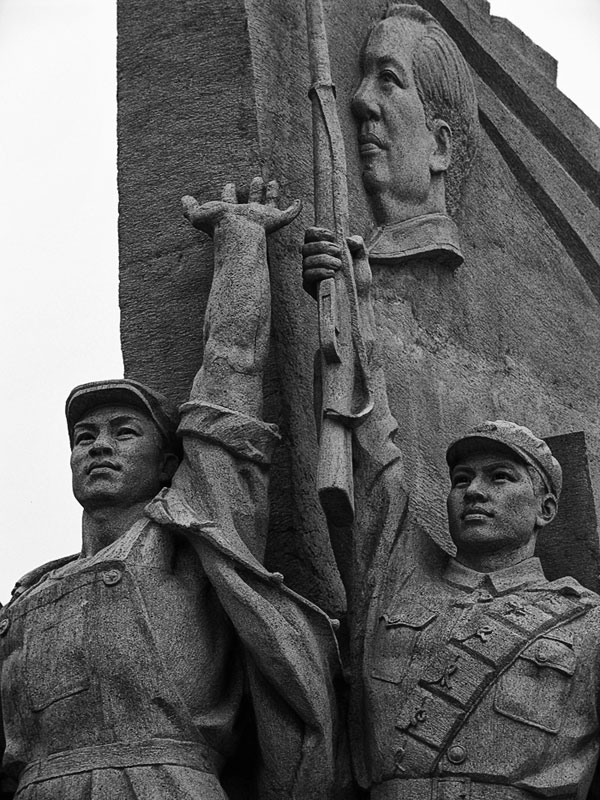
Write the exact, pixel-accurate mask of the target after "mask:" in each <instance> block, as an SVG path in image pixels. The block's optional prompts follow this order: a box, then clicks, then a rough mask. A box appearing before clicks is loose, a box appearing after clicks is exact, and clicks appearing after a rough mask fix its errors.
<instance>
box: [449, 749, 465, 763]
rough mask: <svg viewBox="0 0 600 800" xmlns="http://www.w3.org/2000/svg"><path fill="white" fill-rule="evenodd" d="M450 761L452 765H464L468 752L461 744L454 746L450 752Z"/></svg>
mask: <svg viewBox="0 0 600 800" xmlns="http://www.w3.org/2000/svg"><path fill="white" fill-rule="evenodd" d="M447 755H448V761H450V762H452V764H462V763H463V761H466V760H467V751H466V750H465V748H464V747H462V746H461V745H460V744H453V745H452V747H451V748H450V749H449V750H448V754H447Z"/></svg>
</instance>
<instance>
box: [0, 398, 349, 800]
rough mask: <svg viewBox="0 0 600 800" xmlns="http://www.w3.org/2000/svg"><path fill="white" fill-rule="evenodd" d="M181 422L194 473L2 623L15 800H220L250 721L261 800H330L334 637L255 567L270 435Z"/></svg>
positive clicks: (189, 414)
mask: <svg viewBox="0 0 600 800" xmlns="http://www.w3.org/2000/svg"><path fill="white" fill-rule="evenodd" d="M182 412H183V414H182V423H181V426H180V431H181V433H182V435H183V438H184V447H185V459H184V461H183V463H182V465H181V466H180V468H179V470H178V473H177V475H176V476H175V479H174V481H173V485H172V487H171V488H170V489H166V490H164V491H163V492H161V494H160V495H159V496H158V497H157V498H156V499H155V500H154V501H153V502H152V503H150V505H149V506H148V508H147V511H146V513H147V518H146V519H144V520H141V521H140V522H139V523H137V524H136V525H134V526H133V528H132V529H131V530H130V531H129V532H128V533H127V534H125V535H124V536H123V537H121V538H120V539H119V540H117V541H116V542H115V543H113V544H112V545H110V546H109V547H107V548H105V549H104V550H102V551H100V552H99V553H97V554H96V555H95V556H94V557H92V558H89V559H77V558H74V559H66V560H64V561H63V563H58V564H56V563H55V564H53V565H50V569H49V570H48V569H42V570H38V571H36V573H34V574H33V575H32V576H30V577H29V578H26V579H25V580H24V581H23V582H22V584H21V586H18V587H17V590H16V592H15V596H14V598H13V600H12V601H11V603H9V605H8V606H6V607H4V608H3V609H2V610H1V611H0V634H1V635H0V654H1V655H2V681H1V689H2V708H3V717H4V730H5V735H6V750H5V755H4V762H3V770H4V772H5V774H6V775H8V776H9V777H11V778H13V779H14V780H15V781H16V782H17V783H18V789H17V790H16V797H17V798H18V800H45V799H46V798H48V800H50V798H57V797H65V798H69V800H84V798H85V799H86V800H87V799H88V798H92V800H94V799H95V798H105V797H118V798H119V800H121V798H123V800H126V799H127V798H144V800H153V799H154V798H156V799H157V800H158V799H159V798H160V800H169V799H170V798H173V800H185V798H189V800H192V798H194V800H197V798H198V797H202V798H203V800H204V799H205V800H209V799H210V800H213V798H214V800H217V799H219V800H222V798H225V794H224V792H223V789H222V788H221V783H220V777H219V776H220V774H221V771H222V768H223V765H224V763H225V762H226V761H227V759H228V758H229V757H230V756H231V754H232V752H233V751H234V750H235V749H236V746H237V745H238V743H239V741H240V736H241V733H242V727H243V724H244V720H246V721H247V719H248V718H252V719H253V725H254V726H255V730H254V733H253V735H252V736H251V740H252V741H253V742H254V746H255V747H256V748H257V750H256V753H255V760H256V762H257V763H258V764H260V765H261V769H260V777H259V794H258V796H259V797H261V798H263V797H264V798H269V800H270V799H271V798H273V799H274V798H287V797H289V798H315V799H316V798H326V797H327V796H328V793H329V789H330V786H331V782H332V779H333V727H334V725H335V710H334V709H335V703H334V693H333V685H332V680H333V679H332V676H333V674H334V673H335V671H336V668H337V651H336V646H335V640H334V637H333V634H332V630H331V625H330V622H329V620H328V618H327V617H326V616H325V615H324V614H323V613H322V612H320V611H319V610H318V609H317V608H316V607H314V606H312V605H311V604H310V603H307V602H306V601H304V600H303V599H302V598H300V597H298V596H297V595H295V594H294V593H293V592H291V591H290V590H288V589H287V588H286V587H285V586H284V585H283V583H282V576H281V575H278V574H275V575H274V574H271V573H270V572H268V571H267V570H265V569H264V567H263V566H262V565H261V563H260V560H259V557H260V555H261V551H262V548H263V546H264V536H265V533H266V520H267V516H266V487H267V474H266V467H267V464H268V461H269V451H270V448H271V447H272V445H273V442H274V440H275V438H276V437H275V434H274V431H273V430H272V428H271V426H268V425H264V424H262V423H260V422H259V421H257V420H254V419H251V418H248V417H244V416H243V415H240V414H234V413H233V412H229V411H228V410H227V409H223V408H219V407H216V406H209V405H206V404H194V403H188V404H186V405H185V406H184V407H183V409H182ZM65 562H66V563H65ZM249 704H251V706H252V713H251V714H249V713H248V710H247V708H246V713H245V714H244V713H243V709H244V706H248V705H249ZM243 796H244V797H245V796H246V795H243Z"/></svg>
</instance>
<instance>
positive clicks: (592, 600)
mask: <svg viewBox="0 0 600 800" xmlns="http://www.w3.org/2000/svg"><path fill="white" fill-rule="evenodd" d="M547 588H548V589H549V590H550V591H552V592H556V593H557V594H559V595H562V596H563V597H570V598H571V599H573V600H580V601H581V602H583V603H584V604H585V605H587V606H589V607H590V608H594V607H596V606H600V596H599V595H598V594H596V592H593V591H592V590H591V589H587V588H586V587H585V586H582V584H581V583H579V581H578V580H576V579H575V578H572V577H571V576H566V577H564V578H558V579H557V580H555V581H550V582H549V583H548V585H547Z"/></svg>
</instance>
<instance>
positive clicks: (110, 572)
mask: <svg viewBox="0 0 600 800" xmlns="http://www.w3.org/2000/svg"><path fill="white" fill-rule="evenodd" d="M121 578H122V573H121V570H118V569H107V570H106V571H105V572H103V573H102V580H103V581H104V583H105V584H106V585H107V586H115V585H116V584H117V583H118V582H119V581H120V580H121Z"/></svg>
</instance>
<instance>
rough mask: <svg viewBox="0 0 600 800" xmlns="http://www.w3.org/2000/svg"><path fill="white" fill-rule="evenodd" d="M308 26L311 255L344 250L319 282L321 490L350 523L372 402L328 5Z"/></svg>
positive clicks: (310, 4)
mask: <svg viewBox="0 0 600 800" xmlns="http://www.w3.org/2000/svg"><path fill="white" fill-rule="evenodd" d="M306 21H307V36H308V47H309V56H310V69H311V81H312V84H311V88H310V92H309V95H310V97H311V100H312V108H313V159H314V187H315V188H314V194H315V228H313V229H311V230H309V231H308V232H307V236H306V243H305V246H304V254H305V256H308V258H309V259H310V253H311V244H312V243H315V244H316V243H317V242H322V241H323V240H325V241H332V251H335V252H336V253H337V252H338V249H337V246H336V244H335V242H337V244H338V245H339V247H340V249H341V263H342V267H341V270H339V272H336V274H335V276H334V277H330V278H326V279H325V280H322V281H321V282H320V283H319V287H318V296H317V300H318V308H319V340H320V352H321V371H322V419H321V428H320V440H319V459H318V467H317V490H318V493H319V499H320V501H321V505H322V506H323V510H324V512H325V515H326V517H327V520H328V522H329V523H331V524H333V525H336V526H345V525H349V524H350V523H351V522H352V520H353V518H354V486H353V477H352V427H354V426H356V425H358V424H360V423H361V422H362V421H364V419H366V417H367V416H368V415H369V413H370V411H371V409H372V406H373V401H372V396H371V390H370V387H369V379H368V372H367V353H366V347H365V343H364V340H363V336H362V334H361V328H360V325H359V310H358V298H357V290H356V283H355V279H354V268H353V260H352V254H351V252H350V249H349V246H348V242H347V238H348V235H349V218H348V187H347V182H346V154H345V150H344V141H343V138H342V132H341V127H340V122H339V118H338V113H337V106H336V98H335V87H334V85H333V82H332V79H331V70H330V63H329V49H328V45H327V32H326V29H325V20H324V13H323V5H322V2H321V0H306ZM331 231H333V232H334V237H333V238H334V240H335V242H334V241H333V240H332V236H331ZM315 252H316V253H317V252H320V251H315Z"/></svg>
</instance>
